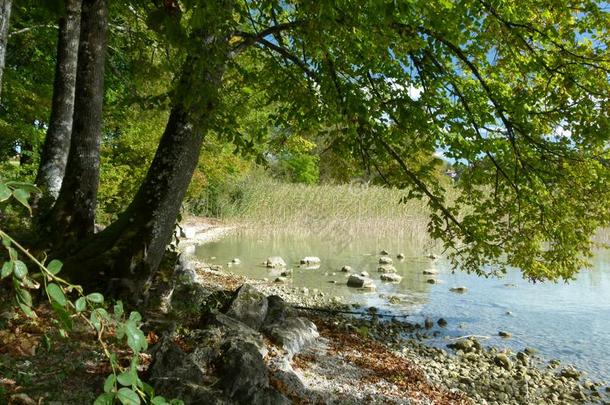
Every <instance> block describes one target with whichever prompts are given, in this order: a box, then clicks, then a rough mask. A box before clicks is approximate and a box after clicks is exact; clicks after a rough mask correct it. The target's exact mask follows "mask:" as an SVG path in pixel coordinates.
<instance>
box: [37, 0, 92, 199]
mask: <svg viewBox="0 0 610 405" xmlns="http://www.w3.org/2000/svg"><path fill="white" fill-rule="evenodd" d="M81 2H82V0H65V2H64V4H65V7H66V10H65V14H64V15H63V16H62V17H61V18H60V19H59V37H58V40H57V62H56V65H55V81H54V83H53V101H52V105H51V119H50V122H49V129H48V130H47V136H46V138H45V142H44V146H43V149H42V155H41V157H40V166H39V168H38V173H37V176H36V184H37V185H38V186H39V187H40V188H41V189H42V190H43V191H44V193H45V194H48V195H49V197H50V198H51V199H55V198H57V195H58V194H59V190H60V188H61V183H62V180H63V177H64V172H65V170H66V164H67V162H68V152H69V151H70V136H71V134H72V117H73V114H74V93H75V91H74V90H75V84H76V64H77V60H78V43H79V35H80V13H81Z"/></svg>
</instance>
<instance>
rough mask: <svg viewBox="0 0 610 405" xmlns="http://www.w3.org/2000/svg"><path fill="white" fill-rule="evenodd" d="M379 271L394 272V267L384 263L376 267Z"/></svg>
mask: <svg viewBox="0 0 610 405" xmlns="http://www.w3.org/2000/svg"><path fill="white" fill-rule="evenodd" d="M377 271H378V272H379V273H396V268H395V267H394V266H392V265H389V264H386V265H385V266H379V267H377Z"/></svg>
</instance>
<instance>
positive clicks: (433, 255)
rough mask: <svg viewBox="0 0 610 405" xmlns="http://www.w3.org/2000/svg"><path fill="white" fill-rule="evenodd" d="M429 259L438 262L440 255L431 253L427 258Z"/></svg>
mask: <svg viewBox="0 0 610 405" xmlns="http://www.w3.org/2000/svg"><path fill="white" fill-rule="evenodd" d="M426 257H427V258H428V259H430V260H438V259H440V256H439V255H435V254H434V253H430V254H429V255H427V256H426Z"/></svg>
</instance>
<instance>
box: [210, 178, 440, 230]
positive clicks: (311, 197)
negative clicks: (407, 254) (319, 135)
mask: <svg viewBox="0 0 610 405" xmlns="http://www.w3.org/2000/svg"><path fill="white" fill-rule="evenodd" d="M405 195H406V192H405V191H403V190H398V189H395V188H385V187H380V186H374V185H362V184H357V183H353V184H322V185H306V184H294V183H285V182H280V181H278V180H274V179H271V178H269V177H262V176H256V175H254V176H249V177H247V178H246V179H244V180H242V181H240V182H238V183H236V184H234V185H233V189H232V191H230V192H229V193H227V195H225V196H224V197H223V198H216V199H215V200H214V201H213V202H214V204H215V206H214V209H215V213H216V215H214V216H215V217H217V218H218V219H220V220H222V221H223V222H227V223H239V224H240V225H241V227H242V228H243V229H245V230H251V231H254V232H281V231H282V230H285V231H287V232H290V233H291V234H293V235H297V236H303V237H307V236H311V235H316V234H320V233H334V234H337V233H339V234H341V233H344V234H350V235H357V234H359V233H369V234H370V233H373V232H374V233H375V234H376V235H379V236H395V235H397V234H400V235H402V236H403V237H409V238H415V239H428V235H427V232H426V226H427V223H428V209H427V207H426V204H425V202H423V201H418V200H411V201H409V202H407V203H401V202H400V200H401V198H403V197H404V196H405ZM217 197H218V196H217ZM204 201H205V200H204ZM208 201H209V200H208ZM199 208H200V209H201V208H203V211H204V212H206V211H207V212H208V213H209V212H210V211H212V210H210V209H207V208H206V207H205V206H204V207H201V206H200V207H199Z"/></svg>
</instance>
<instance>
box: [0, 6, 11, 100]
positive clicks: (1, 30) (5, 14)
mask: <svg viewBox="0 0 610 405" xmlns="http://www.w3.org/2000/svg"><path fill="white" fill-rule="evenodd" d="M12 5H13V0H0V95H1V94H2V77H3V73H4V64H5V61H6V43H7V41H8V27H9V21H10V19H11V8H12ZM0 100H1V98H0Z"/></svg>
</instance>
